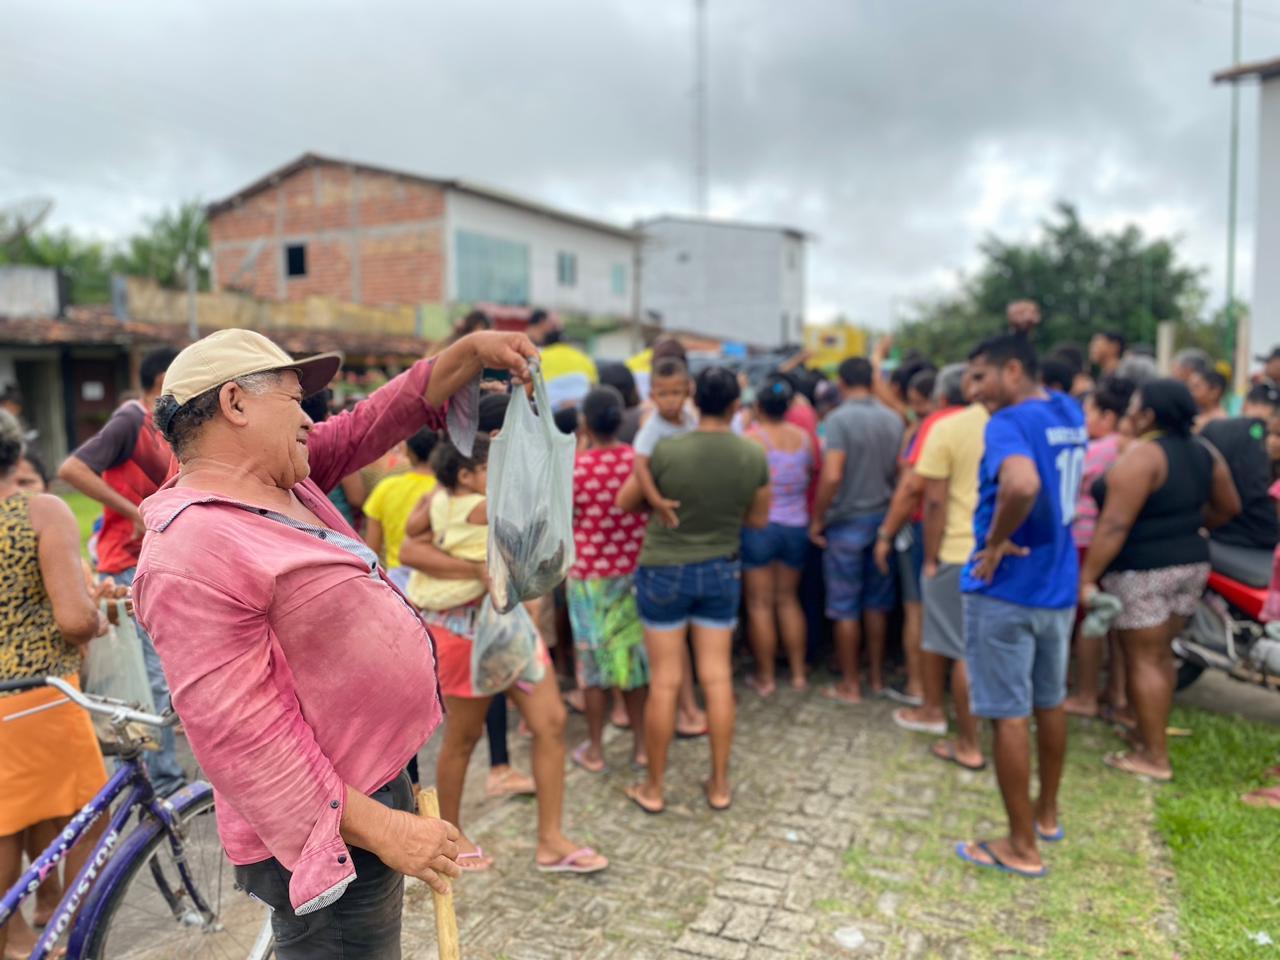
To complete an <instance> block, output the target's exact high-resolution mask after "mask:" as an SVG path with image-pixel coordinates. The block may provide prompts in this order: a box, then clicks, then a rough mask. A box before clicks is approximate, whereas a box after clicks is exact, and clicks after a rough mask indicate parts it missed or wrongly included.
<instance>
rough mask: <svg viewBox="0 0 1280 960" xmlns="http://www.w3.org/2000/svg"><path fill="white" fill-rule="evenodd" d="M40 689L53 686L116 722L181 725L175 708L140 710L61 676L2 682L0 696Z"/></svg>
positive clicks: (82, 704)
mask: <svg viewBox="0 0 1280 960" xmlns="http://www.w3.org/2000/svg"><path fill="white" fill-rule="evenodd" d="M37 687H53V688H54V689H56V690H58V691H60V692H61V693H62V695H63V696H65V697H66V698H67V699H68V700H70V701H71V702H72V703H75V704H77V705H78V706H80V707H81V708H82V709H84V710H87V711H89V712H90V713H97V714H101V715H102V716H104V717H110V718H111V719H113V720H128V721H136V722H137V723H145V724H147V725H148V726H151V727H172V726H174V725H175V724H177V722H178V715H177V714H176V713H174V712H173V710H172V709H169V710H166V711H165V712H164V715H163V716H160V715H157V714H154V713H145V712H143V711H142V710H136V709H134V708H133V707H132V706H131V705H129V704H127V703H125V702H124V701H123V700H113V699H111V698H110V697H99V696H97V695H96V694H92V693H84V692H82V691H80V690H77V689H76V688H75V687H73V686H72V685H71V684H69V683H67V681H65V680H63V679H62V678H61V677H26V678H24V679H21V680H0V693H9V692H16V691H19V690H34V689H35V688H37Z"/></svg>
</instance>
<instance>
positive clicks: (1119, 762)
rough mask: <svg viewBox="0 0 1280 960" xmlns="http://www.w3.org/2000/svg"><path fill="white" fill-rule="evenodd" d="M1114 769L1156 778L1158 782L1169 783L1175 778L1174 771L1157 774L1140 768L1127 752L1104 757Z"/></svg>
mask: <svg viewBox="0 0 1280 960" xmlns="http://www.w3.org/2000/svg"><path fill="white" fill-rule="evenodd" d="M1102 762H1103V763H1105V764H1106V765H1107V766H1108V767H1110V768H1111V769H1112V770H1119V771H1120V772H1121V773H1127V774H1129V776H1131V777H1143V778H1145V779H1147V780H1154V781H1155V782H1156V783H1168V782H1169V781H1170V780H1172V779H1173V774H1172V773H1166V774H1163V775H1161V774H1157V773H1148V772H1147V771H1146V770H1139V769H1138V768H1137V767H1135V766H1134V765H1133V760H1132V758H1131V757H1130V756H1129V754H1127V753H1108V754H1107V755H1106V756H1105V757H1103V758H1102Z"/></svg>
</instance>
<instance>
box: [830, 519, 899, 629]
mask: <svg viewBox="0 0 1280 960" xmlns="http://www.w3.org/2000/svg"><path fill="white" fill-rule="evenodd" d="M883 522H884V514H882V513H877V514H872V515H871V516H867V517H858V518H857V519H855V520H847V521H845V522H844V523H838V524H836V525H835V526H831V527H828V528H827V551H826V554H825V555H824V556H823V558H822V572H823V575H824V577H825V579H826V582H827V616H828V617H830V618H831V619H832V620H857V619H858V618H859V617H861V616H862V611H863V610H864V609H865V610H874V611H876V612H879V613H888V612H889V611H890V610H892V609H893V608H894V606H895V605H896V602H897V589H896V588H897V579H898V571H897V570H895V569H893V568H892V567H890V568H889V573H888V574H887V575H886V574H883V573H881V572H880V570H879V568H877V567H876V562H875V545H876V531H877V530H879V529H880V524H881V523H883Z"/></svg>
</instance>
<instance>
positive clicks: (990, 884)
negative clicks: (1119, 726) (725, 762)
mask: <svg viewBox="0 0 1280 960" xmlns="http://www.w3.org/2000/svg"><path fill="white" fill-rule="evenodd" d="M1172 724H1173V725H1175V726H1183V727H1188V728H1191V729H1192V731H1193V734H1192V736H1190V737H1188V738H1182V739H1178V740H1177V741H1176V744H1175V748H1174V749H1175V753H1174V760H1173V762H1174V767H1175V770H1176V771H1177V777H1178V780H1177V782H1176V783H1174V784H1171V785H1167V786H1157V785H1154V784H1149V783H1146V782H1143V781H1139V780H1135V779H1132V778H1130V777H1127V776H1124V775H1121V774H1118V773H1115V772H1113V771H1110V770H1108V769H1107V768H1105V767H1104V766H1103V765H1102V763H1101V758H1102V756H1103V755H1104V754H1105V753H1106V752H1108V751H1111V750H1115V749H1118V748H1119V742H1118V741H1117V739H1116V738H1115V737H1114V736H1113V735H1112V734H1111V732H1110V731H1109V730H1108V729H1107V728H1106V727H1104V726H1103V725H1101V724H1097V723H1085V722H1079V721H1073V722H1072V728H1071V741H1070V749H1069V754H1068V760H1067V770H1066V775H1065V778H1064V783H1063V789H1062V822H1063V825H1064V827H1065V829H1066V831H1067V839H1066V840H1065V841H1064V842H1063V843H1060V844H1056V845H1049V844H1046V845H1045V846H1044V847H1043V852H1044V857H1045V860H1046V862H1047V863H1048V864H1049V866H1050V873H1049V875H1048V876H1047V877H1046V878H1044V879H1041V880H1024V879H1022V878H1018V877H1010V876H1007V875H1003V874H999V873H996V872H995V871H989V870H987V871H984V870H977V869H973V868H970V867H967V866H966V865H964V864H963V863H961V862H960V860H959V859H958V858H957V857H956V856H955V853H954V847H955V844H956V842H957V841H961V840H967V839H973V838H991V837H996V836H1000V835H1002V833H1003V832H1004V829H1005V826H1004V813H1003V808H1002V807H1001V804H1000V800H999V795H998V793H997V791H996V786H995V782H994V777H993V776H992V774H991V772H990V771H988V772H986V773H983V774H969V773H964V772H960V771H956V770H954V769H951V768H944V767H943V766H942V765H941V764H938V763H936V762H935V761H932V760H931V759H930V758H929V757H927V756H926V755H925V750H926V749H927V745H928V743H929V738H926V737H919V738H911V739H910V740H908V741H906V743H905V745H904V747H903V749H902V750H901V751H899V752H898V753H896V754H894V755H891V756H886V757H885V758H884V762H885V763H886V764H889V765H891V766H894V767H895V768H896V770H897V771H898V772H900V773H901V776H893V777H891V778H889V779H890V781H891V782H892V781H893V780H897V781H898V782H899V783H902V782H904V781H909V780H910V779H911V778H912V777H914V778H915V780H916V781H917V782H920V783H922V784H927V786H925V785H922V786H920V787H918V788H915V789H914V790H912V791H910V792H907V793H902V792H888V791H885V793H884V795H883V796H879V797H875V798H872V800H871V809H877V810H883V811H884V813H883V814H882V815H881V816H880V818H879V820H878V822H877V829H875V830H873V831H870V832H869V833H868V834H867V835H865V836H863V837H861V838H859V839H858V840H856V841H855V844H854V846H853V848H852V849H851V850H850V851H849V852H848V854H847V855H846V858H845V870H844V878H845V880H846V881H847V885H846V886H845V887H844V889H841V890H833V897H834V898H835V899H833V901H832V902H831V904H830V905H829V909H832V910H834V911H838V912H847V911H848V910H849V909H850V908H853V909H859V910H861V911H864V912H865V911H866V909H867V907H868V906H869V905H870V906H873V907H874V908H875V909H876V910H877V911H878V912H879V913H881V914H882V915H883V914H888V915H889V916H892V917H893V927H892V930H893V931H897V932H890V933H889V934H888V935H887V937H886V951H885V955H887V956H898V955H901V954H902V953H904V952H911V951H910V950H909V947H910V946H911V944H910V942H909V940H908V939H907V936H908V934H909V935H910V936H915V937H919V936H923V937H924V938H925V940H926V942H927V943H928V944H929V946H930V948H931V950H930V951H929V952H928V953H927V954H924V955H928V956H934V955H935V952H936V953H940V954H942V955H947V954H948V953H949V947H950V946H951V945H954V946H955V948H956V949H959V950H962V951H965V954H964V955H968V956H973V957H991V956H999V957H1046V958H1076V957H1079V958H1093V957H1150V958H1169V957H1184V958H1186V957H1197V958H1199V957H1215V958H1216V957H1271V956H1278V955H1280V949H1277V948H1273V947H1260V946H1257V945H1255V944H1253V943H1252V942H1250V941H1249V940H1248V939H1247V936H1248V934H1249V933H1251V932H1255V931H1266V932H1268V933H1269V934H1270V936H1271V937H1272V938H1274V939H1275V940H1276V941H1277V943H1280V886H1278V885H1277V883H1276V878H1277V876H1280V811H1269V810H1263V811H1259V810H1252V809H1250V808H1247V807H1244V806H1243V805H1241V804H1240V803H1239V802H1238V800H1237V796H1238V794H1239V793H1240V792H1242V791H1243V790H1246V789H1249V788H1250V787H1252V786H1254V785H1256V784H1257V783H1258V782H1259V778H1260V775H1261V774H1262V772H1263V771H1264V770H1265V769H1266V768H1267V767H1268V766H1271V765H1274V764H1275V763H1276V762H1277V756H1278V754H1280V731H1278V730H1276V729H1275V728H1271V727H1264V726H1258V725H1254V724H1249V723H1246V722H1245V721H1242V720H1237V719H1234V718H1228V717H1220V716H1216V715H1212V714H1208V713H1204V712H1202V711H1198V710H1194V709H1180V710H1178V711H1177V712H1176V713H1175V715H1174V717H1173V720H1172ZM929 764H933V766H932V767H930V766H929ZM922 776H927V777H929V778H930V779H928V780H921V777H922ZM1166 844H1167V846H1166ZM876 919H877V920H879V919H881V918H876ZM912 955H915V953H914V952H912Z"/></svg>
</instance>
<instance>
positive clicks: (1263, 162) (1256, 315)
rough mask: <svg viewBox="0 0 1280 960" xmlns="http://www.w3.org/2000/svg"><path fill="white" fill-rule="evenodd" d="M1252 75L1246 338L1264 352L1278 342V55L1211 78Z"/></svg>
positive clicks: (1237, 78)
mask: <svg viewBox="0 0 1280 960" xmlns="http://www.w3.org/2000/svg"><path fill="white" fill-rule="evenodd" d="M1255 77H1256V78H1257V79H1258V80H1259V81H1260V82H1261V84H1262V90H1261V93H1260V95H1259V97H1258V102H1259V109H1258V213H1257V219H1256V227H1255V233H1254V237H1255V240H1254V257H1253V298H1252V302H1251V309H1250V317H1251V322H1250V327H1251V329H1250V340H1251V341H1252V343H1253V347H1254V352H1256V353H1267V352H1270V350H1271V348H1272V347H1275V346H1280V58H1277V59H1275V60H1269V61H1267V62H1265V63H1250V64H1243V65H1242V66H1239V67H1235V68H1233V69H1231V70H1224V71H1222V72H1221V73H1219V74H1217V75H1215V76H1214V80H1215V81H1217V82H1219V83H1221V82H1230V83H1239V82H1241V81H1243V80H1249V79H1253V78H1255Z"/></svg>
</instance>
